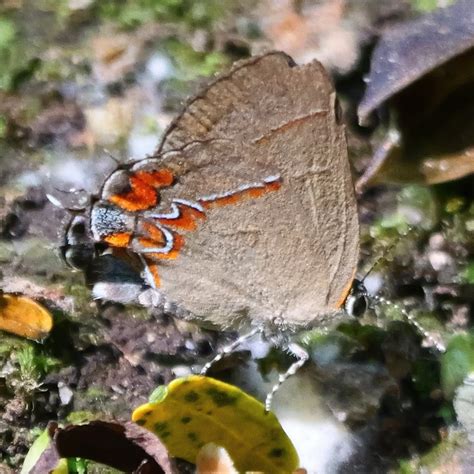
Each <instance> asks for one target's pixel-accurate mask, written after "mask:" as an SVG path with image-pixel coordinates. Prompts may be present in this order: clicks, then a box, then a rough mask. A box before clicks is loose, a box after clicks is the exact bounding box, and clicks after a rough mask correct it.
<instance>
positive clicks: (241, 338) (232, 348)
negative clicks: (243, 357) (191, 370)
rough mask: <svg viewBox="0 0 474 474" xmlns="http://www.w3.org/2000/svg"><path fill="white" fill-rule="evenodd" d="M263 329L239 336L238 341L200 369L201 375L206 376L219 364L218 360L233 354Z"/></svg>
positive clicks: (256, 329)
mask: <svg viewBox="0 0 474 474" xmlns="http://www.w3.org/2000/svg"><path fill="white" fill-rule="evenodd" d="M262 330H263V328H261V327H257V328H254V329H252V330H251V331H250V332H248V333H246V334H244V335H242V336H240V337H239V338H238V339H236V340H235V341H234V342H232V343H231V344H229V345H228V346H224V347H223V348H222V349H221V350H220V351H219V352H218V353H217V354H216V356H215V357H214V358H213V359H212V360H210V361H209V362H208V363H207V364H205V365H204V367H203V368H202V369H201V375H206V372H207V371H208V370H209V369H210V368H211V367H212V366H213V365H214V364H215V363H216V362H219V361H220V360H222V359H223V357H224V356H225V355H227V354H230V353H231V352H233V351H234V350H235V349H236V348H237V347H239V346H240V345H241V344H242V343H244V342H245V341H247V340H248V339H250V338H252V337H253V336H255V334H258V333H259V332H262Z"/></svg>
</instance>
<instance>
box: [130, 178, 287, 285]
mask: <svg viewBox="0 0 474 474" xmlns="http://www.w3.org/2000/svg"><path fill="white" fill-rule="evenodd" d="M164 186H168V184H166V185H164ZM280 187H281V179H280V177H279V176H269V177H268V178H265V179H264V180H263V181H262V182H258V183H251V184H244V185H241V186H239V187H238V188H237V190H236V191H230V192H225V193H221V194H212V195H210V196H206V197H203V198H201V199H198V201H197V202H194V201H187V200H184V199H173V201H172V202H171V205H170V208H171V210H170V212H168V213H154V212H147V213H146V215H145V216H144V217H145V218H146V219H150V220H151V219H153V223H151V222H145V223H143V229H144V230H145V232H146V234H147V236H141V237H139V238H138V239H137V243H138V245H139V248H138V249H137V248H135V249H134V250H135V251H136V252H137V253H138V254H139V255H140V258H141V259H142V261H143V263H144V266H145V273H146V274H147V276H148V279H149V280H150V284H152V286H154V287H155V288H158V287H159V286H160V278H159V275H158V265H157V262H156V261H157V260H158V261H159V260H174V259H176V258H178V256H179V252H180V250H181V249H182V248H183V246H184V243H185V239H184V236H183V235H181V234H178V232H177V230H182V231H183V230H184V231H194V230H196V229H197V227H198V220H204V219H206V212H205V211H206V209H211V208H213V207H222V206H227V205H231V204H236V203H238V202H240V201H243V200H246V199H256V198H259V197H261V196H263V195H265V194H267V193H269V192H272V191H278V190H279V189H280ZM157 199H158V198H157ZM170 227H171V228H174V229H176V230H173V229H171V228H170Z"/></svg>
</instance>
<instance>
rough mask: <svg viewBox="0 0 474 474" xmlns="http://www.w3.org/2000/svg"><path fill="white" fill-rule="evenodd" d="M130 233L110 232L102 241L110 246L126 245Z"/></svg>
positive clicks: (130, 235) (128, 241)
mask: <svg viewBox="0 0 474 474" xmlns="http://www.w3.org/2000/svg"><path fill="white" fill-rule="evenodd" d="M131 238H132V234H130V233H128V232H120V233H117V234H110V235H106V236H105V237H104V241H105V242H107V243H108V244H109V245H111V246H112V247H122V248H123V247H128V245H129V244H130V239H131Z"/></svg>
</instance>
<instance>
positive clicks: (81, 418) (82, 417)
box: [66, 410, 100, 425]
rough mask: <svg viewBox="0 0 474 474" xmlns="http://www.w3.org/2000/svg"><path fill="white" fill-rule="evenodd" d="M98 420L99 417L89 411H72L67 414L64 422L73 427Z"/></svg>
mask: <svg viewBox="0 0 474 474" xmlns="http://www.w3.org/2000/svg"><path fill="white" fill-rule="evenodd" d="M99 418H100V415H97V414H96V413H92V412H91V411H84V410H82V411H73V412H71V413H69V415H68V416H67V418H66V420H67V421H68V423H72V424H74V425H79V424H81V423H86V422H88V421H94V420H97V419H99Z"/></svg>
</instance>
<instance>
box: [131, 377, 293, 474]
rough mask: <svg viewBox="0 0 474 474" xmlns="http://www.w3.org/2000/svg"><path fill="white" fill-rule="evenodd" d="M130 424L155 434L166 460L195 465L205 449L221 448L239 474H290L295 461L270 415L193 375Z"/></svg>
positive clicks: (224, 387)
mask: <svg viewBox="0 0 474 474" xmlns="http://www.w3.org/2000/svg"><path fill="white" fill-rule="evenodd" d="M132 420H133V421H135V422H136V423H138V424H139V425H142V426H144V427H145V428H147V429H149V430H150V431H152V432H154V433H155V434H156V435H157V436H158V437H159V438H160V439H161V440H162V441H163V443H164V444H165V445H166V447H167V448H168V450H169V452H170V454H171V455H172V456H175V457H179V458H182V459H185V460H187V461H189V462H192V463H195V461H196V456H197V455H198V452H199V450H200V449H201V448H202V447H203V446H204V445H206V444H207V443H214V444H216V445H219V446H222V447H224V448H225V449H226V450H227V452H228V453H229V455H230V457H231V458H232V460H233V461H234V463H235V466H236V468H237V469H238V470H239V471H241V472H245V471H264V472H272V473H275V474H276V473H290V472H293V471H294V470H295V469H296V468H297V467H298V455H297V454H296V451H295V448H294V447H293V445H292V443H291V441H290V439H289V438H288V436H287V435H286V433H285V432H284V431H283V428H282V427H281V425H280V423H279V422H278V420H277V418H276V417H275V415H274V414H273V413H271V412H270V413H265V408H264V406H263V404H262V403H261V402H259V401H258V400H256V399H255V398H253V397H251V396H249V395H247V394H246V393H245V392H243V391H242V390H240V389H239V388H237V387H234V386H233V385H229V384H226V383H223V382H220V381H218V380H214V379H212V378H209V377H203V376H198V375H193V376H190V377H185V378H180V379H177V380H174V381H173V382H171V383H170V384H169V385H168V387H167V390H166V395H165V396H164V397H162V398H161V399H159V400H158V401H155V402H151V403H146V404H145V405H142V406H140V407H138V408H137V409H136V410H135V411H134V412H133V415H132Z"/></svg>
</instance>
